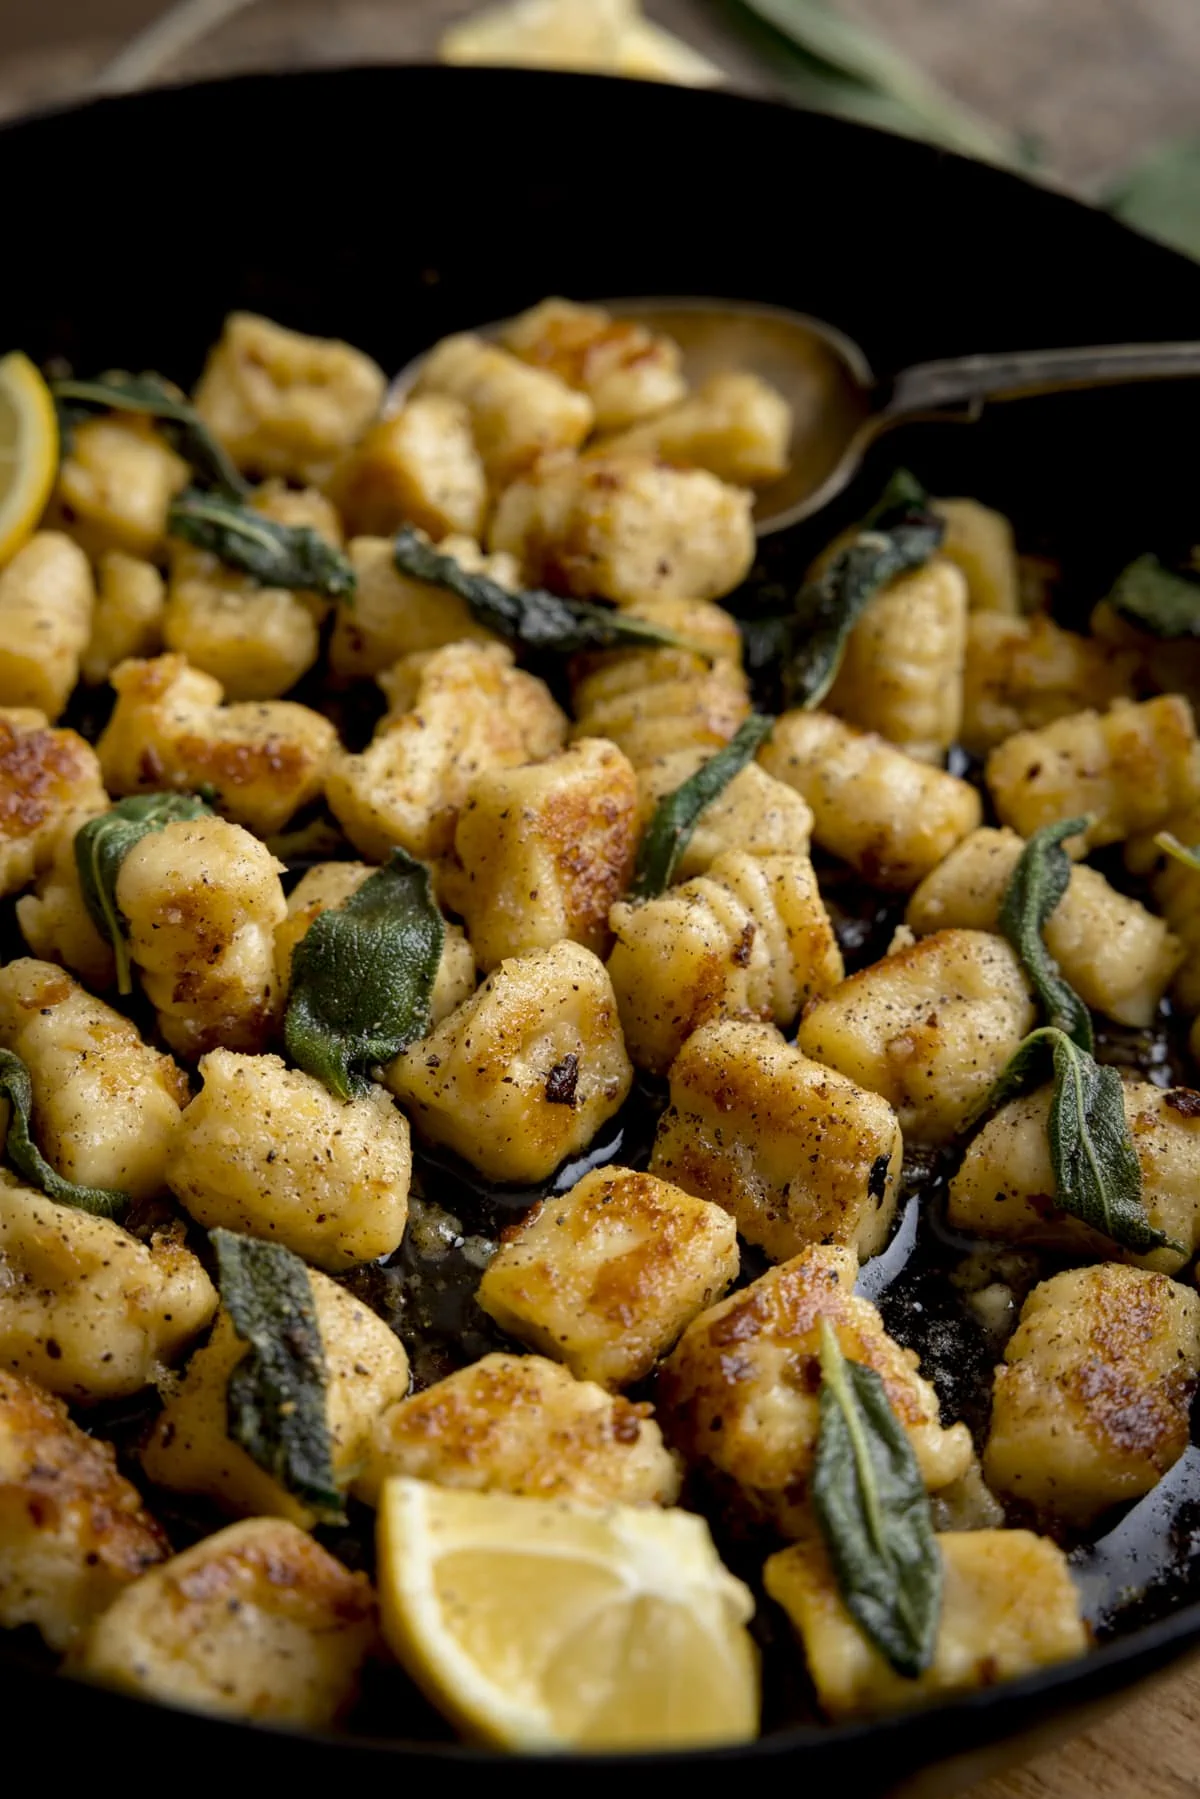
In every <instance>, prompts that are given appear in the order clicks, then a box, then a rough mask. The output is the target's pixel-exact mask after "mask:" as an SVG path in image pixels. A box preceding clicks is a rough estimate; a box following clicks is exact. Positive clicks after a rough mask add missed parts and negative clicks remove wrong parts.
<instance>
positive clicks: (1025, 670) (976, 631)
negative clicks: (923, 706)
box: [960, 610, 1134, 756]
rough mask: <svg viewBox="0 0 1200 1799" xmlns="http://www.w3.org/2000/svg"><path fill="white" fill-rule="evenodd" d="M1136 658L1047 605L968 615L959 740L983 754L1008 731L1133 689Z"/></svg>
mask: <svg viewBox="0 0 1200 1799" xmlns="http://www.w3.org/2000/svg"><path fill="white" fill-rule="evenodd" d="M1133 673H1134V659H1133V657H1132V656H1128V655H1120V654H1118V653H1116V652H1114V651H1111V650H1109V649H1108V648H1107V646H1106V645H1104V644H1102V643H1097V641H1096V639H1095V638H1094V637H1081V636H1079V634H1078V633H1077V632H1075V631H1064V630H1063V629H1062V627H1061V626H1060V625H1056V624H1055V623H1054V621H1053V619H1051V618H1048V617H1047V616H1046V614H1045V613H1041V612H1036V613H1034V615H1033V617H1032V618H1011V617H1008V616H1007V615H1006V614H1005V613H1004V612H1001V611H999V610H997V611H989V612H973V613H972V614H971V616H970V617H969V618H968V620H967V642H966V659H965V662H964V666H963V693H962V725H961V730H960V741H961V743H962V745H963V748H964V749H967V750H970V751H971V753H972V755H976V756H986V755H987V753H988V751H989V750H993V749H995V748H996V747H997V746H998V745H999V744H1002V743H1003V742H1004V740H1005V738H1006V737H1011V736H1012V734H1013V732H1014V731H1039V730H1041V729H1042V727H1043V726H1045V725H1050V724H1053V723H1054V721H1055V719H1059V718H1067V717H1069V716H1070V715H1071V714H1072V713H1075V712H1080V711H1082V710H1083V708H1084V707H1086V706H1093V705H1097V704H1098V705H1102V706H1108V705H1111V704H1112V702H1113V701H1114V700H1124V699H1131V698H1132V697H1133Z"/></svg>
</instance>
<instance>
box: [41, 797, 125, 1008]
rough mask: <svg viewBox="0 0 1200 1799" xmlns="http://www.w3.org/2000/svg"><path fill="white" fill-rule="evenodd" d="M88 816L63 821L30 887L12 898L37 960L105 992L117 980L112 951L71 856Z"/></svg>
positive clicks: (90, 989) (87, 985)
mask: <svg viewBox="0 0 1200 1799" xmlns="http://www.w3.org/2000/svg"><path fill="white" fill-rule="evenodd" d="M106 809H107V808H101V810H106ZM88 816H89V815H86V814H85V815H81V816H78V817H77V818H76V819H71V820H68V821H67V824H66V825H65V827H64V828H63V830H62V831H61V833H60V834H59V838H58V843H57V846H56V848H55V851H54V859H53V861H52V862H51V863H50V865H49V867H48V868H46V869H45V870H44V871H43V873H42V874H41V876H40V877H39V879H38V883H37V887H36V889H35V890H34V892H33V893H25V894H22V896H21V898H20V899H19V900H18V901H17V904H16V913H17V923H18V924H19V925H20V927H21V935H22V936H23V937H24V939H25V942H26V943H27V944H28V946H29V948H30V950H31V951H32V953H33V954H34V955H35V956H36V957H37V958H38V960H39V961H41V962H54V963H56V964H57V965H58V966H59V967H60V968H68V969H70V971H71V973H72V974H73V975H76V976H78V978H79V979H80V980H81V981H82V982H83V985H84V986H85V987H86V988H87V989H88V991H89V992H91V993H104V992H107V990H108V989H109V988H110V987H115V986H116V984H117V963H116V957H115V956H114V955H113V947H112V944H111V943H110V942H109V940H108V938H107V937H102V936H101V934H100V932H99V931H98V930H97V929H96V926H95V924H94V923H93V920H92V915H91V913H90V912H89V911H88V909H87V902H86V900H85V899H84V897H83V888H82V887H81V886H80V884H79V867H78V864H77V863H76V861H75V832H76V829H77V828H78V826H80V825H83V824H85V823H86V822H87V817H88ZM90 816H94V814H92V815H90Z"/></svg>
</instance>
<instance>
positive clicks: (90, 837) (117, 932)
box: [75, 793, 212, 993]
mask: <svg viewBox="0 0 1200 1799" xmlns="http://www.w3.org/2000/svg"><path fill="white" fill-rule="evenodd" d="M211 812H212V807H211V806H210V805H208V804H207V802H206V801H204V800H202V799H198V798H197V797H196V796H195V795H194V794H191V793H139V794H134V795H133V796H132V798H130V799H126V800H118V801H117V803H116V805H115V806H114V807H113V808H112V810H111V811H110V812H102V813H101V814H100V816H99V818H89V819H88V821H87V823H86V824H85V825H83V826H81V827H80V829H79V830H78V831H76V833H75V867H76V870H77V871H78V874H79V888H80V891H81V893H82V894H83V900H84V904H85V905H86V907H87V909H88V911H89V912H90V913H91V916H92V923H93V924H94V925H95V927H96V929H97V930H98V931H99V933H100V935H101V936H102V937H104V938H106V939H107V941H108V942H109V943H111V944H112V949H113V955H114V956H115V958H116V963H117V991H118V993H131V992H132V991H133V973H132V970H131V968H130V966H129V944H128V941H127V939H126V936H125V921H124V920H123V918H122V917H121V913H120V908H119V907H118V905H117V877H118V876H119V874H120V872H121V864H122V863H123V862H124V860H125V858H126V856H127V855H128V854H129V852H130V850H131V849H132V848H133V846H134V844H135V843H140V842H141V840H142V838H143V837H148V836H149V834H150V832H151V831H161V830H162V828H163V826H164V825H169V824H174V823H175V822H176V821H177V820H180V819H188V818H206V817H208V816H209V815H210V814H211Z"/></svg>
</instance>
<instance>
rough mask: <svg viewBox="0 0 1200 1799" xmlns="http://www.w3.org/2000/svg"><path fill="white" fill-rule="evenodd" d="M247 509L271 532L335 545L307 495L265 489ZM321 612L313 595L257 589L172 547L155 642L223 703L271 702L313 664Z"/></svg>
mask: <svg viewBox="0 0 1200 1799" xmlns="http://www.w3.org/2000/svg"><path fill="white" fill-rule="evenodd" d="M249 505H250V506H251V508H253V510H255V511H257V512H261V513H262V515H263V517H264V518H267V519H270V520H271V521H272V522H273V523H275V524H279V525H293V526H306V527H307V528H308V529H309V530H313V531H316V532H318V533H319V534H320V536H322V537H323V538H325V539H326V540H327V541H328V542H329V543H331V544H334V545H336V546H338V547H340V545H341V537H342V533H341V525H340V523H339V522H338V517H337V514H336V513H335V511H334V510H333V507H332V506H331V505H330V503H329V501H328V500H327V499H326V498H325V497H324V495H323V494H319V493H317V492H316V491H315V490H314V489H311V488H310V489H308V490H306V491H303V492H293V491H290V490H289V489H287V488H284V487H281V486H280V485H279V483H277V482H269V483H267V485H265V486H264V487H260V488H259V489H258V490H257V492H256V493H254V494H253V495H252V496H251V499H250V501H249ZM328 609H329V602H328V600H326V599H325V598H324V596H323V595H321V594H318V593H310V592H306V591H303V590H293V589H291V588H287V587H268V586H263V585H261V584H260V583H259V582H258V581H256V580H255V578H254V576H253V575H246V574H242V573H241V572H240V571H239V570H237V569H234V568H230V567H229V566H228V565H227V564H226V563H223V562H222V561H221V560H220V558H219V557H218V556H214V555H210V554H209V553H208V551H206V550H200V549H196V548H194V547H193V546H192V545H190V544H178V545H175V546H174V547H173V552H172V560H171V579H170V585H169V588H168V592H167V603H166V608H165V611H164V613H163V637H164V640H165V643H166V647H167V649H168V650H174V651H177V652H178V653H179V654H180V655H182V656H186V657H187V659H188V661H189V662H190V664H191V665H192V667H193V668H199V669H203V671H204V673H205V674H207V675H212V676H213V677H214V678H215V679H216V680H218V681H220V683H221V686H222V688H223V689H224V692H225V697H226V698H227V699H228V700H231V701H234V702H237V701H239V700H271V699H276V698H278V696H279V695H280V694H281V693H286V692H287V690H288V688H289V687H294V686H295V684H296V682H297V681H299V680H300V678H301V676H302V675H305V674H307V673H308V671H309V669H310V668H311V667H312V666H313V664H314V663H315V661H316V660H317V653H318V650H319V648H320V637H319V631H318V627H319V625H320V622H321V620H322V619H323V618H324V616H325V614H326V612H327V611H328Z"/></svg>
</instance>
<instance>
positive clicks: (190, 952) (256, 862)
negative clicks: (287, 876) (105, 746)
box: [116, 818, 287, 1060]
mask: <svg viewBox="0 0 1200 1799" xmlns="http://www.w3.org/2000/svg"><path fill="white" fill-rule="evenodd" d="M282 868H283V864H282V863H281V862H277V861H276V860H275V857H274V856H273V855H272V854H271V852H270V850H269V849H268V848H267V846H266V844H265V843H262V842H260V841H259V839H258V838H257V837H253V836H252V835H251V834H250V832H249V831H246V830H243V828H242V826H241V825H235V824H231V823H230V822H229V820H228V819H225V818H193V819H177V820H175V821H174V822H173V823H171V824H168V825H164V827H163V828H162V830H160V831H151V832H150V833H149V835H147V836H145V837H143V838H142V839H141V840H140V841H139V842H138V843H135V844H134V845H133V847H132V849H131V850H130V851H129V852H128V854H127V855H126V857H125V859H124V861H123V862H122V863H121V869H120V873H119V874H118V876H117V883H116V900H117V906H118V908H119V910H120V913H121V916H122V918H123V919H124V921H125V929H126V936H127V938H128V942H129V954H130V957H131V959H132V961H133V962H134V964H135V966H136V967H137V970H138V972H139V974H140V975H141V977H142V985H143V987H144V988H145V990H146V997H147V999H148V1000H149V1001H150V1003H151V1005H152V1006H153V1007H154V1008H155V1010H156V1011H157V1013H158V1026H159V1029H160V1030H161V1032H162V1034H163V1036H164V1038H165V1039H166V1041H167V1043H168V1044H169V1045H170V1046H171V1048H172V1049H173V1050H175V1051H176V1052H177V1053H178V1054H179V1055H182V1056H186V1057H187V1058H188V1059H189V1060H191V1059H193V1058H195V1057H196V1056H199V1055H203V1054H204V1052H205V1051H206V1050H210V1049H217V1048H225V1049H240V1050H257V1049H261V1048H262V1047H263V1045H264V1044H265V1042H266V1041H267V1038H268V1037H269V1036H270V1034H271V1031H272V1029H273V1027H274V1023H275V1016H276V1011H277V1007H278V1001H279V993H278V988H277V985H276V980H275V927H276V925H278V924H280V923H281V922H282V920H283V919H284V918H285V917H286V916H287V901H286V900H285V899H284V897H283V887H282V885H281V884H280V880H279V874H280V871H281V870H282Z"/></svg>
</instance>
